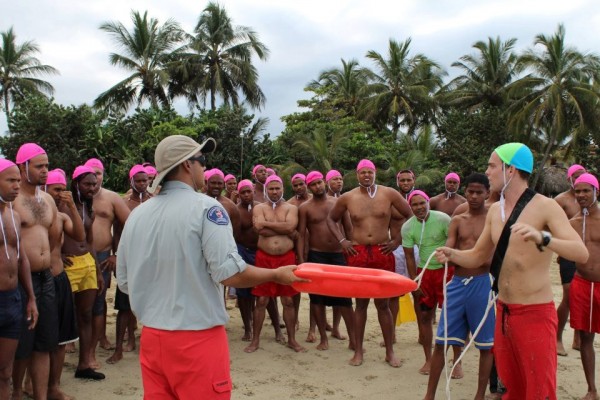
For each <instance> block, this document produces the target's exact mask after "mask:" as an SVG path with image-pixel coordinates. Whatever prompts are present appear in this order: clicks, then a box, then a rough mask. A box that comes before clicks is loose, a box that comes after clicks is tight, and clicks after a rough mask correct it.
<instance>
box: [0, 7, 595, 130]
mask: <svg viewBox="0 0 600 400" xmlns="http://www.w3.org/2000/svg"><path fill="white" fill-rule="evenodd" d="M3 3H4V4H3V5H2V13H1V14H0V31H6V30H8V28H10V27H11V26H13V27H14V30H15V33H16V34H17V40H18V41H19V42H22V41H25V40H34V41H35V42H37V44H38V45H39V46H40V48H41V54H39V56H38V58H39V59H41V60H42V62H43V63H45V64H49V65H52V66H54V67H55V68H57V69H58V70H59V71H60V76H53V77H49V78H47V79H48V80H49V81H50V82H51V83H52V84H53V85H54V87H55V89H56V92H55V98H56V101H57V102H59V103H61V104H65V105H69V104H77V105H78V104H81V103H88V104H91V103H92V102H93V100H94V99H95V98H96V96H97V95H98V94H99V93H101V92H103V91H105V90H106V89H108V88H109V87H111V86H112V85H114V84H115V83H116V82H118V81H120V80H121V79H123V78H124V77H125V76H127V73H126V71H123V70H120V69H118V68H116V67H113V66H111V65H110V64H109V62H108V55H109V53H111V52H114V51H118V49H117V48H116V47H115V46H114V44H113V43H112V42H111V39H110V37H109V36H108V35H107V34H106V33H104V32H102V31H100V30H99V29H98V27H99V26H100V25H101V24H102V23H103V22H107V21H121V22H123V23H124V24H125V25H126V26H128V27H129V26H131V23H130V16H131V10H138V11H144V10H147V11H148V14H149V16H151V17H154V18H157V19H158V20H159V21H160V22H164V21H166V20H167V19H168V18H173V19H175V20H176V21H177V22H179V23H180V24H181V26H182V27H183V28H184V29H185V30H187V31H188V32H191V31H192V30H193V27H194V26H195V24H196V21H197V19H198V16H199V15H200V13H201V12H202V10H203V9H204V7H205V6H206V4H207V2H206V1H204V0H201V1H191V0H169V1H165V0H162V1H157V0H87V1H81V0H77V1H74V0H59V1H56V0H52V1H50V0H5V1H4V2H3ZM220 4H222V5H224V6H225V8H226V9H227V11H228V12H229V15H230V16H231V17H232V19H233V22H234V24H236V25H246V26H250V27H252V28H253V29H254V30H255V31H256V32H258V33H259V35H260V39H261V40H262V41H263V42H264V43H265V44H266V45H267V46H268V47H269V49H270V51H271V55H270V58H269V60H268V61H267V62H259V61H257V63H256V64H257V67H258V70H259V73H260V81H259V83H260V85H261V87H262V88H263V91H264V92H265V94H266V96H267V103H266V106H265V108H264V109H263V110H261V111H259V112H257V114H258V115H260V116H264V117H268V118H269V119H270V120H271V123H270V125H269V129H268V132H270V133H271V134H272V135H277V134H278V133H279V132H280V131H281V130H282V129H283V124H282V123H281V121H280V117H281V116H282V115H286V114H289V113H291V112H294V111H296V110H297V107H296V102H297V100H299V99H303V98H307V97H309V96H308V94H307V93H306V92H304V90H303V89H304V87H305V85H306V84H307V83H308V82H309V81H311V80H312V79H315V78H316V77H317V76H318V74H319V72H320V71H322V70H324V69H328V68H332V67H337V66H339V65H341V62H340V59H341V58H344V59H346V60H348V59H351V58H356V59H358V60H359V62H360V63H361V64H362V65H364V66H370V64H369V62H368V61H367V60H366V59H365V58H364V55H365V53H366V52H367V51H368V50H376V51H378V52H381V53H383V52H385V51H386V49H387V45H388V40H389V38H394V39H397V40H400V41H402V40H405V39H406V38H408V37H412V51H413V52H414V53H417V52H419V53H424V54H426V55H427V56H429V57H430V58H432V59H434V60H436V61H437V62H439V63H440V64H442V65H443V66H444V67H445V68H446V70H447V71H448V73H449V75H450V76H453V75H455V74H456V73H457V71H455V70H454V69H453V68H451V67H450V64H451V63H452V62H453V61H455V60H457V59H458V58H459V57H460V56H462V55H464V54H467V53H471V45H472V44H473V43H474V42H475V41H478V40H485V39H486V38H487V37H488V36H494V37H495V36H498V35H499V36H500V37H501V38H503V39H504V40H506V39H508V38H511V37H514V38H517V39H518V42H517V49H518V50H520V49H524V48H527V47H530V46H531V45H532V42H533V38H534V36H535V35H536V34H539V33H545V34H552V33H554V31H555V30H556V27H557V24H559V23H564V24H565V27H566V32H567V42H568V43H569V44H571V45H574V46H576V47H577V48H578V49H579V50H580V51H592V52H595V53H599V54H600V40H599V39H598V38H600V2H598V0H566V1H565V0H479V1H472V0H469V1H466V0H452V1H450V0H446V1H442V0H400V1H398V0H396V1H392V0H344V1H332V0H319V1H316V0H302V1H292V0H221V1H220ZM176 107H177V109H178V111H179V112H181V113H184V114H185V113H187V107H186V105H185V104H184V103H181V104H178V105H176ZM5 131H6V121H5V119H4V116H2V117H0V132H5Z"/></svg>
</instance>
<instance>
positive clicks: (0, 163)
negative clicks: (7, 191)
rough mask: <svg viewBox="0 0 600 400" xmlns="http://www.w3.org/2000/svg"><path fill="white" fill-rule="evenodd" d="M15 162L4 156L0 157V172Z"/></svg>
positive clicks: (12, 165) (13, 165)
mask: <svg viewBox="0 0 600 400" xmlns="http://www.w3.org/2000/svg"><path fill="white" fill-rule="evenodd" d="M16 165H17V164H15V163H14V162H12V161H10V160H7V159H6V158H0V172H2V171H4V170H5V169H8V168H10V167H15V166H16Z"/></svg>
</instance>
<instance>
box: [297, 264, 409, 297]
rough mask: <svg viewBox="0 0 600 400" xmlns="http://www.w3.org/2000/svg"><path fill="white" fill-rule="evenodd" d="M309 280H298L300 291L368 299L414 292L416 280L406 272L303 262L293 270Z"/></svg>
mask: <svg viewBox="0 0 600 400" xmlns="http://www.w3.org/2000/svg"><path fill="white" fill-rule="evenodd" d="M294 273H295V274H296V276H298V277H300V278H305V279H309V280H310V282H296V283H293V284H292V287H293V288H294V289H296V290H297V291H299V292H305V293H312V294H321V295H325V296H334V297H356V298H365V299H375V298H387V297H396V296H401V295H403V294H406V293H409V292H412V291H413V290H415V289H416V288H417V283H416V282H415V281H413V280H412V279H409V278H407V277H405V276H402V275H398V274H395V273H393V272H389V271H383V270H380V269H371V268H358V267H345V266H340V265H328V264H317V263H303V264H300V265H299V266H298V269H296V270H295V271H294Z"/></svg>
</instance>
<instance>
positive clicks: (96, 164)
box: [83, 158, 104, 171]
mask: <svg viewBox="0 0 600 400" xmlns="http://www.w3.org/2000/svg"><path fill="white" fill-rule="evenodd" d="M83 165H84V166H86V167H90V168H98V169H101V170H102V171H104V164H102V161H100V160H98V159H97V158H90V159H89V160H87V161H86V162H85V164H83Z"/></svg>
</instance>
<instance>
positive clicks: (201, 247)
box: [0, 135, 600, 400]
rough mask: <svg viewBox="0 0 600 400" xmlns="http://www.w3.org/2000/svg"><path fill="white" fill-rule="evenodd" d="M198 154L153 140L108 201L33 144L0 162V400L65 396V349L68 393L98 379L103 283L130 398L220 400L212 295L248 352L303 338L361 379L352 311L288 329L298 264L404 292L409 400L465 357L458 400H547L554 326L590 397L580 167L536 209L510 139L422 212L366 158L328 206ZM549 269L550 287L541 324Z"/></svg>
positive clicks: (355, 304) (341, 308) (391, 339)
mask: <svg viewBox="0 0 600 400" xmlns="http://www.w3.org/2000/svg"><path fill="white" fill-rule="evenodd" d="M215 148H216V143H215V141H214V140H212V139H208V140H207V141H205V142H203V143H201V144H200V143H196V142H195V141H193V140H192V139H190V138H187V137H184V136H179V135H173V136H170V137H168V138H167V139H165V140H163V142H161V144H159V146H158V148H157V150H156V154H155V163H156V167H154V166H152V165H151V164H149V163H144V164H139V165H134V166H132V167H131V169H130V171H129V186H130V188H129V190H128V192H127V193H125V194H124V195H123V196H121V195H119V194H117V193H115V192H113V191H110V190H108V189H106V188H104V187H103V186H102V182H103V178H104V168H103V164H102V162H101V161H100V160H98V159H95V158H92V159H89V160H87V161H86V162H84V163H82V165H80V166H78V167H77V168H75V170H74V171H73V172H72V173H71V174H70V175H69V176H70V180H71V182H70V185H67V181H68V180H69V179H67V178H68V176H67V174H66V173H65V172H64V171H62V170H61V169H53V170H50V171H49V164H50V163H49V160H48V156H47V154H46V152H45V151H44V149H42V148H41V147H40V146H38V145H37V144H33V143H26V144H24V145H23V146H21V148H20V149H19V151H18V153H17V156H16V160H15V162H14V163H13V162H12V161H9V160H5V159H0V201H1V202H0V225H1V228H2V229H1V230H2V246H3V247H4V251H2V249H0V260H1V261H0V262H1V264H0V302H1V304H2V305H1V307H0V400H2V399H8V398H10V396H11V393H12V398H14V399H20V398H23V394H24V392H27V393H28V394H30V395H31V396H32V397H33V398H35V399H68V398H69V396H67V395H66V394H64V392H63V391H62V389H61V387H60V378H61V373H62V368H63V364H64V359H65V352H66V349H67V347H68V346H72V344H73V343H74V342H78V350H79V360H78V364H77V368H76V371H75V377H76V378H81V379H88V380H102V379H104V378H105V375H104V374H103V373H102V372H100V371H99V369H100V368H99V367H100V363H99V362H98V361H97V359H96V349H97V347H98V346H101V347H103V348H106V349H112V348H113V346H112V344H111V343H110V342H109V340H108V338H107V334H106V315H107V302H106V290H107V288H108V287H110V285H111V277H113V276H115V275H116V277H117V281H118V285H117V288H116V294H115V301H114V308H115V310H117V311H118V313H117V323H116V332H115V343H114V353H113V354H112V355H111V356H110V358H108V359H107V360H106V362H107V363H109V364H111V363H117V362H119V361H120V360H121V359H122V358H123V353H124V352H128V351H132V350H134V349H135V347H136V335H135V332H136V330H137V329H138V321H139V323H140V324H141V325H142V326H143V328H142V335H141V350H140V363H141V366H142V378H143V385H144V392H145V396H146V398H163V397H161V396H165V397H164V398H180V399H191V398H206V399H209V398H210V399H213V398H215V399H217V398H229V397H230V394H231V388H232V383H231V377H230V374H229V351H228V347H227V338H226V333H225V330H224V326H225V324H226V323H227V320H228V315H227V311H226V309H225V298H226V297H227V296H230V297H232V298H235V299H236V300H235V301H236V306H237V308H238V309H239V312H240V315H241V319H242V322H243V326H244V334H243V337H242V338H241V340H242V341H244V342H247V345H245V346H246V347H245V348H244V351H245V352H246V353H253V352H256V351H258V350H259V349H260V348H261V341H260V339H261V333H262V329H263V326H264V325H265V318H266V315H267V313H268V315H269V319H270V323H271V324H272V326H273V329H274V334H275V338H276V340H277V341H278V342H280V343H282V344H285V345H286V346H287V347H288V348H289V349H291V350H292V351H295V352H305V351H307V349H306V347H305V346H306V345H302V344H301V342H302V340H300V339H299V338H298V337H297V332H298V326H299V324H300V323H301V322H302V323H307V325H308V335H307V337H306V339H305V340H304V341H305V342H306V343H313V342H315V343H317V342H318V343H317V344H316V349H317V350H319V351H326V350H327V349H328V348H329V341H328V340H329V339H328V332H327V331H328V330H329V331H331V336H332V337H335V338H338V339H342V340H343V339H346V338H347V339H348V347H349V349H350V350H352V351H353V356H352V357H351V358H350V360H349V361H348V363H349V364H350V365H353V366H360V365H361V364H363V361H364V360H363V355H364V348H363V342H364V335H365V327H366V323H367V309H368V306H369V303H370V299H363V298H355V299H351V298H338V297H330V296H324V295H316V294H309V299H310V304H309V310H310V319H309V321H305V322H304V321H299V320H298V315H299V309H300V307H301V304H300V302H301V296H300V293H298V292H297V291H296V290H294V288H293V287H292V286H290V284H291V283H293V282H295V281H301V279H300V278H297V277H296V276H295V275H294V274H293V270H294V269H295V268H296V267H295V265H297V264H301V263H304V262H314V263H322V264H332V265H348V266H354V267H362V268H375V269H382V270H386V271H390V272H395V273H398V274H402V275H405V276H406V277H408V278H410V279H414V280H416V281H417V282H418V289H417V290H416V291H414V292H413V293H412V298H413V300H414V310H415V313H416V317H417V326H418V332H415V333H416V335H415V340H418V342H419V343H420V344H421V345H422V347H423V352H424V361H423V365H422V367H421V368H420V369H419V371H418V372H419V373H421V374H423V375H428V376H429V378H428V379H429V381H428V385H427V389H426V393H425V396H424V398H425V399H433V398H435V394H436V390H437V387H438V383H439V380H440V376H441V374H442V371H443V369H444V366H445V365H446V358H447V354H446V352H447V349H448V347H452V352H453V365H452V369H451V373H450V374H451V377H452V378H454V379H460V378H462V377H463V375H464V374H463V371H462V367H461V362H460V360H461V358H462V354H463V349H464V348H465V346H466V345H467V343H469V342H472V343H473V344H474V346H475V347H476V348H477V349H478V350H479V355H480V357H479V376H478V380H477V388H476V391H475V393H474V394H473V395H474V398H475V399H483V398H490V399H500V398H503V399H555V398H556V373H557V354H558V355H564V354H565V353H566V351H565V349H564V345H563V343H562V331H563V330H564V327H565V325H566V322H567V319H568V315H569V311H570V313H571V317H570V321H571V327H573V329H575V330H576V338H577V342H576V343H574V347H577V348H580V350H581V359H582V364H583V370H584V373H585V377H586V380H587V382H588V388H587V394H586V395H585V397H583V398H584V399H587V400H589V399H598V395H597V390H596V386H595V375H594V369H595V354H594V346H593V342H594V333H595V332H600V313H598V312H597V311H596V309H595V307H598V306H600V285H595V283H597V282H600V263H598V261H597V260H598V259H599V257H598V256H599V252H600V250H599V249H600V234H599V233H598V232H600V229H599V226H600V213H599V212H598V204H597V198H598V190H599V186H598V180H597V179H596V177H594V176H593V175H592V174H590V173H588V172H587V171H586V169H585V168H584V167H583V166H580V165H573V166H572V167H571V168H569V170H568V171H567V177H566V179H567V180H568V181H569V183H570V189H569V190H568V191H566V192H565V193H562V194H561V195H559V196H558V197H556V199H549V198H547V197H545V196H542V195H540V194H537V193H535V192H534V191H532V190H531V189H529V188H528V187H527V181H528V178H529V174H531V172H532V170H533V155H532V154H531V151H530V150H529V149H528V148H527V147H526V146H525V145H522V144H519V143H509V144H506V145H503V146H500V147H498V148H496V149H495V150H494V151H493V152H492V154H491V156H490V159H489V163H488V168H487V170H486V171H485V174H484V173H472V174H471V175H469V176H468V177H466V178H465V180H464V182H462V184H461V178H460V176H459V175H458V174H456V173H454V172H450V173H448V174H447V175H446V177H445V191H444V192H443V193H440V194H437V195H436V196H431V197H430V196H429V195H428V194H427V193H425V191H423V190H419V189H418V188H416V187H415V181H416V176H415V174H414V173H413V171H411V170H402V171H399V172H398V173H397V176H396V183H397V188H392V187H386V186H383V185H379V184H377V183H376V176H377V168H376V166H375V165H374V164H373V163H372V162H371V161H369V160H367V159H364V160H360V161H359V162H358V163H357V167H356V176H357V180H358V187H356V188H352V189H349V188H346V189H347V190H344V183H343V175H342V174H341V173H340V172H339V171H336V170H330V171H310V172H308V173H307V174H306V175H305V174H303V173H296V174H295V175H293V176H292V178H291V180H290V182H289V183H290V184H291V187H292V190H293V193H292V195H291V196H289V197H288V199H287V200H286V196H285V194H284V186H285V185H284V182H283V180H282V178H281V177H280V176H278V175H277V173H276V171H275V170H273V169H271V168H267V167H266V166H264V165H260V164H258V165H256V166H254V168H253V169H252V180H248V179H243V180H240V181H238V179H237V178H236V177H235V176H234V175H232V174H226V173H224V172H223V171H221V170H220V169H218V168H213V169H208V170H207V169H206V165H207V164H208V161H207V160H208V157H209V154H210V153H211V152H212V151H214V150H215ZM461 186H462V188H463V193H464V197H463V196H461V195H460V194H459V190H460V188H461ZM142 204H143V206H141V205H142ZM140 206H141V207H140ZM134 209H137V210H135V212H133V211H134ZM554 253H556V254H557V255H558V256H559V260H558V261H559V264H560V273H561V283H562V285H563V300H562V302H561V304H560V306H559V307H558V312H557V309H556V308H555V306H554V302H553V295H552V290H551V280H550V263H551V258H552V255H553V254H554ZM224 287H230V288H231V290H226V289H224ZM279 303H280V304H281V306H282V313H281V314H280V312H279V311H280V308H279ZM374 304H375V309H376V312H377V317H378V321H379V325H380V328H381V336H382V348H384V351H385V355H384V359H385V361H386V362H387V363H388V364H389V365H390V366H391V367H395V368H397V367H400V366H401V365H402V360H401V359H400V358H399V357H398V356H397V355H396V354H395V352H394V345H395V343H396V333H395V331H396V329H395V327H396V322H397V319H398V313H399V298H398V297H395V298H391V299H387V298H386V299H380V298H376V299H374ZM327 307H331V308H332V311H333V312H332V319H331V323H329V320H328V317H327V312H326V309H327ZM440 308H441V309H442V312H441V316H440V320H439V323H438V326H437V331H435V332H434V320H435V319H436V311H437V310H438V309H440ZM496 310H497V311H496ZM342 320H343V321H344V325H345V328H346V329H345V332H344V330H343V329H341V321H342ZM282 328H285V332H286V334H285V335H284V333H283V331H282ZM157 349H162V350H160V351H159V350H157ZM165 349H168V351H165ZM167 354H168V356H167ZM207 365H210V368H207ZM496 371H497V372H496ZM11 380H12V385H11ZM28 380H30V383H29V384H27V383H25V381H28ZM488 384H489V387H490V394H488V395H487V397H486V391H487V388H488ZM165 393H166V395H165ZM198 396H200V397H198Z"/></svg>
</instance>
